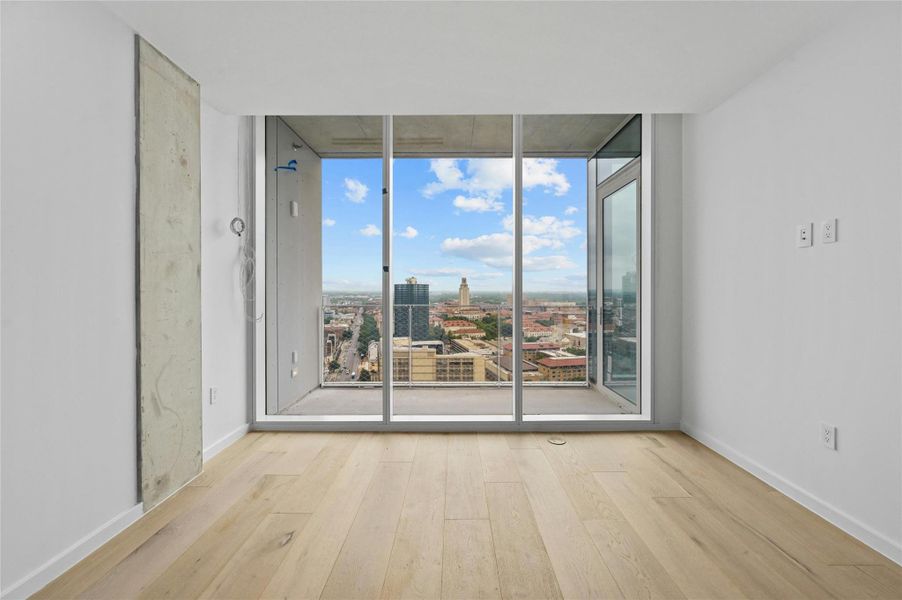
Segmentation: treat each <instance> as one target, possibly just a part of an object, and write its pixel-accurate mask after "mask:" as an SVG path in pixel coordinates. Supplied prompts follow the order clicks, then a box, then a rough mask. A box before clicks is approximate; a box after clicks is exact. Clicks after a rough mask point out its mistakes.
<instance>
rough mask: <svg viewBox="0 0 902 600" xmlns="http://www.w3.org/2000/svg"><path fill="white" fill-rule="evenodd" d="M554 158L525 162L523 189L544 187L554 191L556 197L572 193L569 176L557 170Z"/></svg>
mask: <svg viewBox="0 0 902 600" xmlns="http://www.w3.org/2000/svg"><path fill="white" fill-rule="evenodd" d="M557 165H558V162H557V160H556V159H554V158H527V159H524V160H523V189H527V190H528V189H532V188H534V187H543V188H545V189H546V191H553V192H554V195H555V196H563V195H564V194H566V193H567V192H569V191H570V182H569V181H567V176H566V175H564V174H563V173H561V172H560V171H558V170H557Z"/></svg>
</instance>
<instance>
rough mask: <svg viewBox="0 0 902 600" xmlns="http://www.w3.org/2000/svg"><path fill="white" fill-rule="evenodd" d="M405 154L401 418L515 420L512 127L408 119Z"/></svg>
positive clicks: (398, 126)
mask: <svg viewBox="0 0 902 600" xmlns="http://www.w3.org/2000/svg"><path fill="white" fill-rule="evenodd" d="M394 148H395V158H394V164H393V172H394V185H393V199H394V201H393V221H394V237H393V238H392V239H393V249H392V272H393V278H394V281H393V290H394V300H393V308H394V317H393V323H392V324H393V334H392V335H393V346H392V347H393V350H394V357H393V375H394V386H395V389H394V394H393V407H394V414H395V415H396V416H398V417H402V418H422V419H429V418H436V417H445V418H457V417H461V416H463V417H474V416H479V417H482V418H492V417H496V418H507V419H512V418H513V391H512V387H511V379H510V375H509V374H510V371H509V370H507V371H505V369H504V366H503V365H504V358H503V345H504V343H505V342H507V343H509V342H510V338H511V314H510V304H509V303H510V300H509V297H510V294H511V285H512V276H511V272H512V256H513V235H512V232H511V230H510V228H509V225H510V224H509V223H508V220H509V218H510V214H511V210H512V204H511V197H512V188H511V186H512V181H513V165H512V162H511V154H512V149H511V148H512V119H511V117H510V116H440V117H429V116H398V117H395V118H394ZM499 365H500V366H499Z"/></svg>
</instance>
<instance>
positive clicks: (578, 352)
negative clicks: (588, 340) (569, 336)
mask: <svg viewBox="0 0 902 600" xmlns="http://www.w3.org/2000/svg"><path fill="white" fill-rule="evenodd" d="M564 352H568V353H570V354H572V355H574V356H585V355H586V350H585V348H577V347H576V346H570V347H569V348H564Z"/></svg>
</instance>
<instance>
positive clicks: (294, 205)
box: [291, 200, 298, 217]
mask: <svg viewBox="0 0 902 600" xmlns="http://www.w3.org/2000/svg"><path fill="white" fill-rule="evenodd" d="M291 216H292V217H296V216H298V203H297V201H296V200H292V201H291Z"/></svg>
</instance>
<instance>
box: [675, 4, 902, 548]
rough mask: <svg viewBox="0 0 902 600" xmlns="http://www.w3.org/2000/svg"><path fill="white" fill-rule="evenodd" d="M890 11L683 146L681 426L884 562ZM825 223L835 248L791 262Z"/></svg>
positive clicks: (896, 146) (892, 256) (898, 347)
mask: <svg viewBox="0 0 902 600" xmlns="http://www.w3.org/2000/svg"><path fill="white" fill-rule="evenodd" d="M900 10H902V7H900V5H899V4H898V3H892V4H890V3H887V4H883V5H880V6H876V7H875V6H869V7H868V6H863V7H861V8H860V11H859V13H860V16H859V17H858V18H856V19H851V20H849V21H848V22H847V23H846V24H844V25H842V26H840V27H839V28H837V29H835V30H833V31H830V32H828V33H826V34H824V35H823V36H821V37H819V38H816V39H814V40H813V41H811V42H810V43H808V44H807V45H806V46H804V47H803V48H801V49H800V50H799V51H798V52H797V53H795V54H794V55H792V56H791V57H789V58H788V59H787V60H785V61H784V62H783V63H781V64H780V65H778V66H777V67H775V68H774V69H772V70H771V71H769V72H767V73H765V74H764V75H762V76H761V77H760V78H759V79H757V80H756V81H754V82H753V83H751V84H750V85H748V86H747V87H746V88H745V89H743V90H741V91H740V92H738V93H737V94H736V95H735V96H733V97H732V98H730V99H729V100H728V101H726V102H724V103H723V104H721V105H720V106H718V107H717V108H715V109H713V110H712V111H710V112H708V113H705V114H701V115H696V116H690V117H686V118H685V121H684V131H683V133H684V205H683V227H684V232H683V233H684V238H683V240H684V242H683V244H684V246H683V247H684V253H683V314H684V323H683V357H684V358H683V360H684V368H683V384H684V385H683V415H682V420H683V426H684V428H685V429H686V431H688V432H689V433H690V434H692V435H694V436H696V437H699V439H701V440H702V441H704V442H706V443H709V444H711V445H713V446H714V447H715V448H716V449H719V450H721V451H722V452H724V453H725V454H726V455H727V456H728V457H730V458H732V459H734V460H737V461H738V462H739V463H740V464H742V465H743V466H746V467H747V468H750V469H751V470H752V471H753V472H756V473H758V474H759V475H762V476H764V477H765V478H767V479H768V480H769V481H771V482H773V483H775V484H777V485H778V487H780V488H781V489H782V490H783V491H786V492H787V493H789V494H790V495H792V496H794V497H796V498H797V499H799V500H801V501H802V502H803V503H805V504H807V505H808V506H810V507H812V508H814V509H815V510H817V511H818V512H820V513H822V514H823V515H825V516H827V517H828V518H829V519H831V520H833V521H834V522H835V523H837V524H839V525H840V526H842V527H844V528H846V529H847V530H848V531H850V532H851V533H853V534H854V535H857V536H859V537H860V538H861V539H863V540H864V541H866V542H867V543H869V544H871V545H873V546H875V547H876V548H877V549H878V550H881V551H883V552H884V553H886V554H889V555H891V556H893V557H894V558H895V559H896V560H897V561H902V401H900V398H902V381H900V363H902V256H900V248H902V245H900V233H899V227H900V223H902V221H900V218H902V215H900V206H902V182H900V165H902V142H900V133H902V116H900V112H902V110H900V107H902V91H900V88H902V82H900V76H902V75H900V74H902V64H900V55H902V43H900V16H902V15H900ZM831 217H836V218H838V219H839V227H838V239H839V242H838V243H837V244H833V245H823V244H821V243H820V240H819V239H818V238H816V239H815V244H814V247H811V248H805V249H798V248H796V247H795V245H794V227H795V225H796V224H799V223H804V222H810V221H813V222H815V223H818V222H819V221H821V220H823V219H827V218H831ZM821 421H826V422H827V423H831V424H833V425H836V426H837V427H838V428H839V431H838V436H837V440H838V444H839V449H838V451H837V452H832V451H829V450H827V449H825V448H824V447H823V446H822V445H821V443H820V438H819V422H821Z"/></svg>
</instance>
